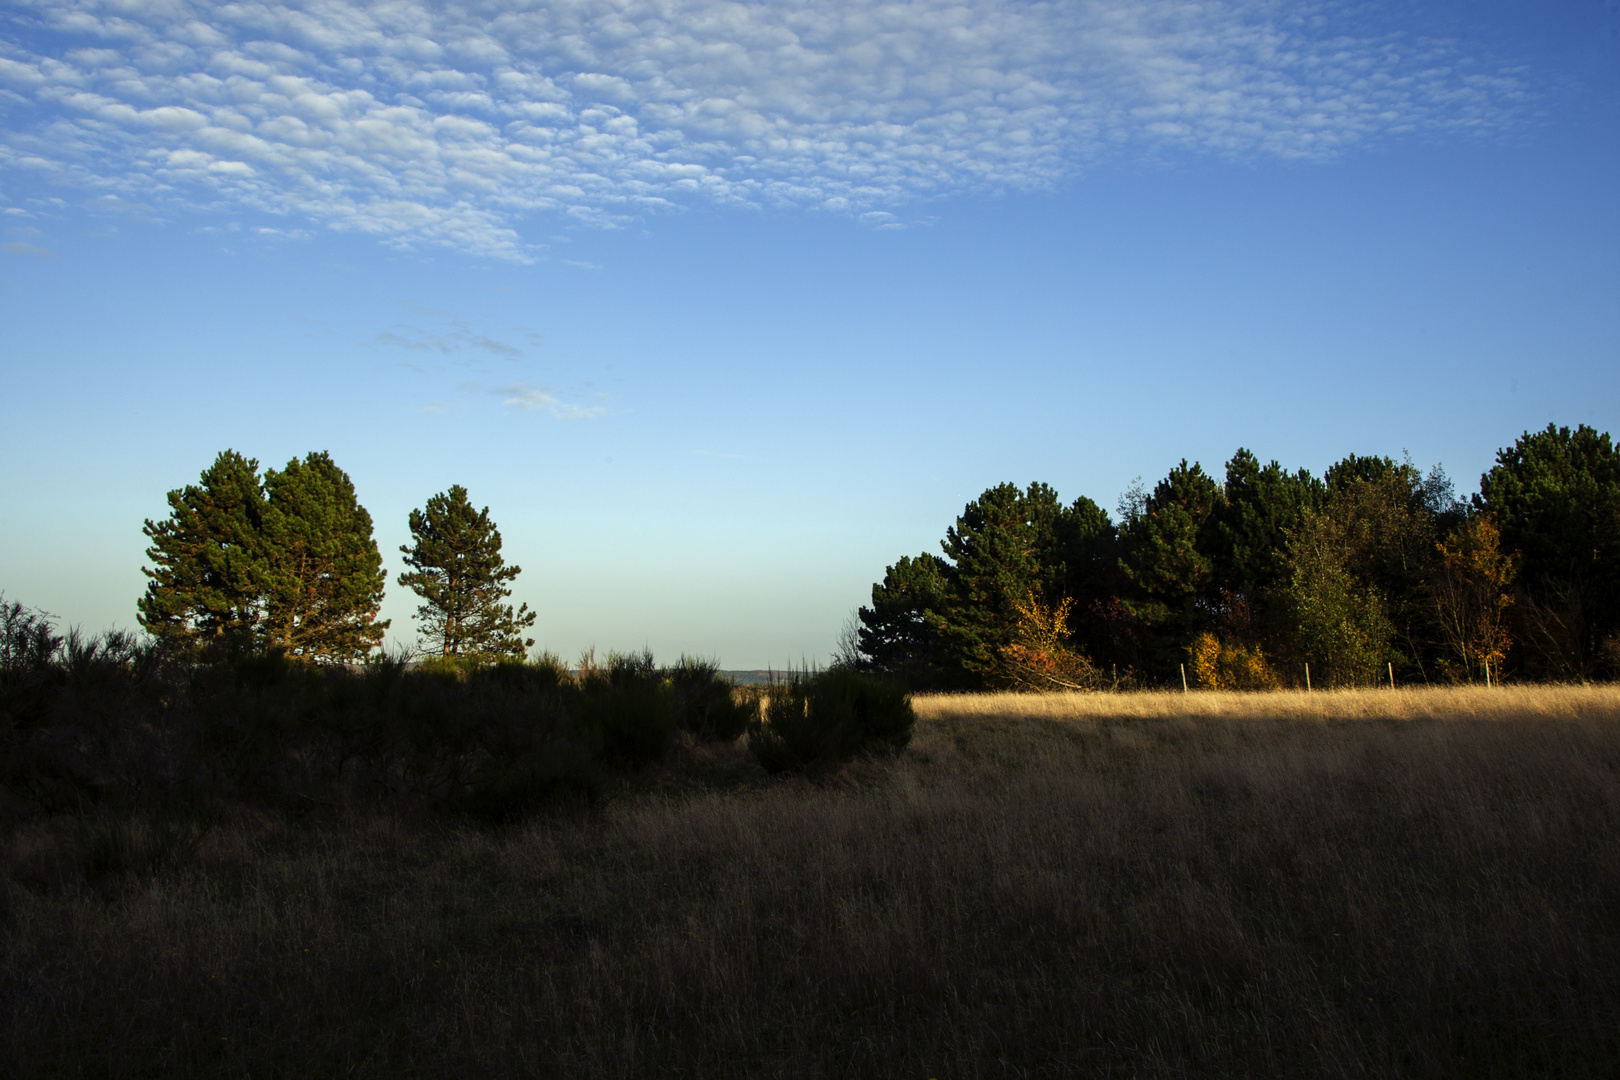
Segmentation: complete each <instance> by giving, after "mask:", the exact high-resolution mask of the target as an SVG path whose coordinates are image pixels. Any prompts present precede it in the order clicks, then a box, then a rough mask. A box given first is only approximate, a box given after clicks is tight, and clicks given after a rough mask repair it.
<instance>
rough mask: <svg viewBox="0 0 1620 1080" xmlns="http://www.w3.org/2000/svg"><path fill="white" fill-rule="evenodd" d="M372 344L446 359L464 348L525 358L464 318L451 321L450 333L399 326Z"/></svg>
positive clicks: (514, 348)
mask: <svg viewBox="0 0 1620 1080" xmlns="http://www.w3.org/2000/svg"><path fill="white" fill-rule="evenodd" d="M528 336H529V337H530V338H531V339H532V338H534V337H535V336H536V335H534V334H532V333H531V334H529V335H528ZM369 344H371V345H382V346H387V347H390V348H395V349H409V350H413V351H418V352H434V353H439V354H441V355H444V356H449V355H451V354H452V353H456V352H460V351H461V350H463V349H475V350H477V351H479V352H487V353H491V354H493V355H495V356H499V357H502V358H505V359H508V360H516V359H517V358H518V357H520V356H522V355H523V350H522V349H520V348H518V347H517V346H516V345H510V344H508V343H506V342H504V341H500V340H498V339H496V338H492V337H490V336H489V335H487V334H483V333H479V332H478V331H476V330H474V329H473V328H472V324H470V323H468V322H466V321H465V320H461V319H452V320H450V324H449V329H447V330H428V329H423V328H422V327H418V326H396V327H394V328H393V329H392V330H380V331H378V332H377V333H376V334H375V335H373V336H372V339H371V341H370V343H369Z"/></svg>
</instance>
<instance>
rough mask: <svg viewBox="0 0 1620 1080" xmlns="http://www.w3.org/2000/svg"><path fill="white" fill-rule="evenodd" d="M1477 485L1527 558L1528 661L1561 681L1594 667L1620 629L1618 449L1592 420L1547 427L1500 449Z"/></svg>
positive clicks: (1506, 536) (1511, 546)
mask: <svg viewBox="0 0 1620 1080" xmlns="http://www.w3.org/2000/svg"><path fill="white" fill-rule="evenodd" d="M1479 486H1480V493H1479V496H1478V505H1479V507H1480V508H1481V509H1483V510H1487V511H1489V512H1490V513H1491V515H1492V516H1493V518H1494V520H1495V521H1496V523H1497V524H1498V526H1499V527H1500V529H1501V539H1502V546H1503V547H1504V548H1506V549H1508V550H1509V551H1513V552H1517V553H1518V554H1519V557H1520V573H1519V581H1520V584H1521V593H1520V596H1519V599H1518V602H1517V603H1515V604H1514V614H1515V618H1516V622H1517V624H1518V628H1519V635H1518V636H1519V638H1520V640H1521V641H1522V642H1523V643H1524V645H1525V646H1526V647H1527V649H1528V656H1527V657H1526V659H1528V660H1529V661H1531V663H1532V666H1533V668H1534V669H1536V671H1537V673H1538V674H1542V675H1547V676H1552V677H1555V678H1578V679H1585V678H1589V677H1591V676H1592V675H1594V674H1596V673H1597V672H1598V671H1599V670H1600V668H1601V667H1602V666H1603V663H1604V662H1605V659H1604V656H1603V651H1604V650H1603V649H1602V645H1603V643H1604V641H1605V639H1612V636H1613V635H1615V634H1616V633H1620V449H1617V448H1616V447H1615V445H1614V444H1613V442H1612V441H1611V440H1610V438H1609V436H1608V435H1607V434H1606V433H1599V432H1598V431H1596V430H1595V429H1593V428H1590V427H1587V426H1586V425H1585V424H1582V425H1580V426H1579V427H1577V428H1576V429H1575V430H1574V431H1571V430H1570V429H1569V428H1567V427H1555V426H1553V425H1551V424H1549V425H1547V429H1546V430H1545V431H1538V432H1536V433H1535V434H1531V433H1530V432H1528V431H1527V432H1525V433H1524V435H1523V436H1521V437H1520V439H1519V440H1518V442H1516V443H1514V445H1513V446H1511V447H1509V448H1507V449H1505V450H1501V451H1498V452H1497V455H1496V465H1495V466H1493V467H1492V469H1491V471H1490V472H1488V473H1486V474H1485V475H1484V476H1483V477H1481V478H1480V483H1479Z"/></svg>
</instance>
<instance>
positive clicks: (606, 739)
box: [0, 604, 911, 819]
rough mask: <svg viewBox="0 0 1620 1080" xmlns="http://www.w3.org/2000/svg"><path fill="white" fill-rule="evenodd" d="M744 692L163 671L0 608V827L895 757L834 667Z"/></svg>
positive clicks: (482, 669) (487, 804) (638, 665)
mask: <svg viewBox="0 0 1620 1080" xmlns="http://www.w3.org/2000/svg"><path fill="white" fill-rule="evenodd" d="M768 700H769V706H768V715H766V716H763V717H762V716H761V711H760V699H759V698H757V697H744V696H742V695H739V694H738V693H737V692H736V691H735V690H734V688H733V687H732V686H731V684H730V683H729V681H727V680H726V679H725V677H724V676H722V675H721V674H720V672H719V670H718V667H717V665H715V664H713V663H710V662H705V661H698V660H692V659H689V658H685V657H683V658H682V659H681V660H680V661H679V662H678V663H677V664H675V665H674V666H673V667H668V668H659V667H658V666H657V665H656V664H655V663H654V662H653V657H652V654H651V653H649V652H641V653H631V654H616V653H615V654H609V656H608V658H607V661H606V662H605V663H601V664H598V663H597V662H596V661H595V658H594V656H592V655H587V657H586V658H585V659H584V661H583V662H582V664H581V666H580V668H579V670H577V671H570V670H568V669H567V668H565V667H564V666H563V665H562V664H561V663H560V662H559V661H557V660H556V659H555V658H553V657H542V658H540V659H539V660H536V661H530V662H507V663H500V664H494V665H487V664H485V665H479V664H471V663H457V662H455V661H430V662H428V663H424V664H419V665H407V664H405V663H402V662H400V661H398V660H388V659H384V660H378V661H375V662H373V663H370V664H367V665H364V666H360V667H350V668H344V667H322V666H316V665H312V664H305V663H300V662H296V661H291V660H288V659H287V658H285V657H283V656H279V655H274V654H269V655H266V654H249V655H240V656H236V657H232V658H228V659H222V660H218V661H216V662H213V663H207V664H198V663H193V662H187V661H183V660H181V659H178V658H176V657H175V656H173V655H172V654H170V653H167V652H165V651H164V650H163V649H162V648H161V647H159V646H156V645H154V644H152V643H150V642H144V641H141V640H138V639H136V638H135V637H133V636H132V635H128V634H122V633H109V634H105V635H102V636H101V637H98V638H85V637H81V636H80V635H77V634H69V635H67V636H66V638H61V637H58V636H56V635H55V634H54V633H53V632H52V630H51V627H50V624H49V622H48V621H47V620H45V619H43V618H42V617H40V616H39V615H38V614H36V613H33V612H29V611H27V610H26V609H23V608H21V607H20V606H18V605H15V604H11V605H5V604H0V817H7V818H14V817H16V816H18V815H26V814H30V813H39V812H44V813H61V812H68V811H78V812H83V811H87V810H91V809H94V808H97V807H105V808H120V807H124V806H133V805H157V804H162V805H167V806H176V805H182V806H183V805H186V804H188V803H197V804H199V805H200V804H204V803H207V802H209V801H211V800H214V799H219V798H225V799H229V800H234V801H243V802H248V803H252V804H257V805H282V806H289V807H310V806H315V805H319V804H322V803H329V802H335V801H337V800H338V799H340V798H352V797H355V796H357V795H359V796H364V797H386V798H396V799H405V800H411V801H416V802H420V803H424V804H427V805H434V806H441V807H445V808H450V809H454V810H458V811H462V812H466V813H471V814H474V815H477V816H481V817H486V818H492V819H502V818H509V817H513V816H517V815H521V814H523V813H526V812H528V811H530V810H532V809H534V808H535V807H537V806H539V805H541V804H543V803H545V802H546V801H548V800H551V799H554V798H556V797H558V796H567V795H574V796H583V797H585V798H587V799H592V798H594V797H595V796H596V795H597V794H598V793H599V792H600V791H601V789H602V786H603V784H604V782H605V781H606V779H607V778H608V777H609V776H610V775H611V774H612V773H614V772H616V771H624V770H632V769H636V768H639V767H642V766H645V765H648V764H650V763H653V762H656V761H659V760H661V759H663V758H664V757H665V756H666V755H667V754H668V752H669V750H670V748H671V746H672V745H673V743H674V741H675V738H676V733H677V731H679V730H682V729H684V730H686V731H689V732H691V733H692V736H693V737H696V738H699V739H711V740H722V741H734V740H736V739H737V738H738V737H739V736H741V735H742V734H743V733H744V732H745V731H746V732H749V742H748V745H749V749H750V750H751V751H752V752H753V753H754V755H755V756H756V757H757V758H758V760H759V761H760V763H761V764H762V765H763V766H764V767H765V768H766V769H768V770H770V771H773V772H775V771H780V770H782V769H791V768H800V767H803V766H806V765H809V764H812V763H814V762H817V761H825V760H837V759H843V758H847V757H850V756H852V755H854V754H856V753H860V752H862V751H863V750H867V749H880V748H898V747H900V746H903V745H904V744H905V741H906V738H908V737H909V734H910V724H911V710H910V705H909V703H908V700H907V699H906V698H905V695H904V694H903V693H900V692H899V691H897V690H895V689H893V688H892V687H891V686H889V685H888V684H886V683H883V682H881V681H879V680H877V679H874V678H872V677H870V676H863V675H857V674H855V673H853V672H847V671H843V670H839V669H834V670H832V671H826V672H821V673H819V674H816V675H813V676H811V675H797V676H792V677H790V679H789V680H788V681H787V682H786V683H785V684H784V685H782V686H779V687H775V688H773V689H772V690H771V692H770V694H769V699H768Z"/></svg>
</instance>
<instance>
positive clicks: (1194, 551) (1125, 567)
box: [1119, 460, 1224, 677]
mask: <svg viewBox="0 0 1620 1080" xmlns="http://www.w3.org/2000/svg"><path fill="white" fill-rule="evenodd" d="M1223 500H1224V495H1223V493H1222V490H1221V486H1220V485H1219V484H1217V483H1216V482H1215V481H1214V480H1213V479H1212V478H1211V477H1210V476H1209V474H1207V473H1205V472H1204V470H1203V467H1202V466H1200V465H1197V464H1193V465H1188V464H1187V462H1186V461H1185V460H1183V461H1182V462H1181V464H1180V465H1178V466H1176V467H1175V468H1174V469H1171V470H1170V474H1169V475H1168V476H1166V477H1165V478H1164V479H1163V480H1161V481H1159V483H1158V484H1157V485H1156V486H1155V487H1154V489H1153V493H1152V494H1151V495H1146V494H1145V493H1144V496H1143V497H1142V498H1141V499H1140V501H1139V503H1138V504H1137V505H1136V506H1134V507H1132V508H1131V509H1130V510H1129V512H1128V513H1127V514H1126V520H1125V521H1124V522H1122V523H1121V528H1120V531H1121V533H1122V537H1121V539H1122V547H1123V553H1122V554H1121V555H1120V560H1119V566H1120V570H1121V571H1122V572H1123V573H1124V575H1125V578H1126V580H1127V581H1128V583H1129V585H1128V595H1127V597H1126V605H1127V607H1128V608H1129V609H1130V610H1131V613H1132V614H1133V615H1135V616H1136V617H1137V618H1138V619H1140V620H1141V621H1142V623H1143V624H1144V626H1145V628H1146V631H1147V634H1146V636H1147V638H1148V642H1147V653H1148V655H1147V656H1146V657H1144V659H1146V660H1147V661H1149V663H1150V664H1151V665H1152V666H1153V668H1154V669H1155V670H1153V671H1152V674H1156V675H1159V676H1161V677H1162V676H1164V675H1172V674H1174V673H1175V671H1176V664H1177V662H1178V661H1179V660H1180V659H1181V658H1182V657H1184V656H1185V655H1186V650H1187V647H1188V646H1189V645H1191V644H1192V642H1193V640H1194V639H1195V638H1196V637H1198V635H1199V634H1201V633H1203V632H1204V631H1206V630H1208V629H1209V628H1210V626H1211V624H1212V622H1213V612H1214V610H1215V607H1216V604H1217V603H1218V601H1219V585H1218V582H1217V581H1216V578H1215V566H1214V560H1213V559H1212V558H1211V555H1210V552H1211V550H1212V549H1213V548H1214V546H1215V544H1214V542H1213V534H1214V524H1215V522H1216V521H1218V520H1219V519H1218V517H1217V516H1216V515H1217V513H1218V512H1219V510H1220V509H1221V506H1222V503H1223Z"/></svg>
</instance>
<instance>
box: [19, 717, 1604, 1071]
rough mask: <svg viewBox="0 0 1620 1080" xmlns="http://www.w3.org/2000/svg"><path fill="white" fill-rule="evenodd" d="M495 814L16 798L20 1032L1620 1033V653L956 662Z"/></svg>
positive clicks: (1257, 1045) (228, 1057) (668, 1040)
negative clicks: (1318, 681)
mask: <svg viewBox="0 0 1620 1080" xmlns="http://www.w3.org/2000/svg"><path fill="white" fill-rule="evenodd" d="M916 704H917V711H918V714H919V717H920V719H919V722H918V725H917V731H916V737H915V739H914V741H913V742H912V745H911V747H910V748H909V749H908V750H907V751H905V753H903V754H902V755H900V756H899V757H898V758H891V759H872V760H865V761H857V762H855V763H854V764H852V765H849V766H846V767H844V768H842V769H841V770H838V771H836V772H832V773H827V774H823V775H820V776H816V777H813V778H799V779H790V780H780V779H775V780H773V779H768V778H766V777H765V776H764V774H763V773H762V772H760V771H759V770H758V768H757V766H755V765H754V764H753V762H752V760H751V759H750V758H749V757H748V755H747V754H746V752H745V751H744V750H743V748H742V747H741V745H740V744H737V745H731V746H723V747H718V748H716V747H713V746H704V745H702V744H695V743H686V744H683V745H682V746H681V747H679V748H678V749H677V752H676V755H675V758H674V759H673V760H672V761H671V762H670V763H669V764H667V765H665V766H661V767H659V768H657V769H655V770H652V771H650V772H647V773H644V774H641V775H640V776H638V777H636V778H635V779H634V780H633V781H631V782H628V783H626V784H625V785H624V786H623V787H621V788H620V789H619V790H617V791H614V792H612V793H610V796H609V797H608V798H607V799H606V800H604V801H603V802H601V803H599V804H598V805H596V806H595V807H586V806H583V805H580V806H569V805H562V806H559V807H557V808H556V809H555V811H553V812H551V813H549V814H547V815H544V816H541V817H538V818H534V819H531V820H530V821H528V822H527V823H524V824H521V825H514V826H508V827H506V828H503V829H499V830H495V829H490V828H483V827H475V826H473V825H470V824H462V823H458V822H455V821H451V820H447V819H444V818H442V817H439V818H433V817H423V818H420V819H417V818H411V817H408V816H404V815H402V814H400V813H398V812H385V811H383V810H380V809H377V808H374V807H367V806H364V805H356V806H350V807H346V808H339V809H335V810H334V809H321V810H318V811H315V812H312V813H310V814H308V815H306V816H304V817H301V818H300V817H296V816H289V815H277V816H266V815H262V814H256V813H252V812H249V811H245V810H244V811H236V812H232V813H227V814H223V815H222V816H221V817H220V819H219V820H218V821H217V822H216V823H214V824H213V825H212V826H211V827H210V828H208V830H207V831H206V832H204V831H200V830H199V827H198V826H197V825H196V824H195V823H194V822H191V821H179V820H155V819H141V820H135V821H113V820H106V819H100V818H94V817H84V818H73V819H58V820H56V821H52V822H34V823H31V824H28V825H25V826H21V827H18V828H17V829H14V830H13V831H11V832H10V833H8V834H7V835H5V836H4V838H3V839H4V857H5V863H4V866H5V873H4V876H3V878H0V904H3V928H0V934H3V947H0V1010H3V1012H0V1031H3V1039H4V1046H5V1047H6V1053H5V1054H3V1055H0V1070H3V1071H4V1072H5V1073H6V1074H7V1075H12V1076H18V1077H55V1076H86V1077H125V1076H128V1077H135V1076H220V1075H230V1076H242V1077H247V1076H251V1077H255V1078H260V1077H275V1076H298V1077H317V1076H390V1077H392V1076H434V1077H444V1076H498V1077H505V1076H513V1077H516V1076H568V1077H608V1076H612V1077H640V1076H682V1077H730V1076H738V1077H741V1076H751V1077H843V1076H861V1077H917V1078H930V1077H932V1078H938V1080H945V1078H947V1077H978V1076H998V1077H1001V1076H1019V1077H1023V1076H1029V1077H1037V1076H1042V1077H1044V1076H1053V1077H1056V1076H1080V1075H1086V1076H1089V1075H1097V1076H1164V1077H1218V1076H1331V1077H1340V1076H1343V1077H1382V1076H1424V1077H1427V1076H1457V1077H1490V1076H1504V1077H1506V1076H1572V1077H1584V1076H1590V1077H1609V1076H1613V1075H1614V1074H1615V1072H1614V1069H1615V1066H1614V1063H1615V1062H1617V1061H1620V689H1616V688H1610V687H1585V688H1582V687H1554V688H1512V687H1510V688H1505V689H1496V690H1491V691H1485V690H1435V691H1417V690H1411V691H1388V690H1383V691H1362V692H1334V693H1322V692H1318V693H1315V694H1303V693H1278V694H1269V695H1237V694H1231V695H1223V694H1200V693H1194V694H1192V695H1190V696H1184V695H1182V694H1179V693H1178V694H1128V695H1076V696H1068V695H1055V696H1034V695H1017V696H1015V695H982V696H962V697H933V696H931V697H923V698H919V699H918V700H917V703H916Z"/></svg>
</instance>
